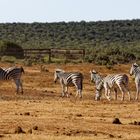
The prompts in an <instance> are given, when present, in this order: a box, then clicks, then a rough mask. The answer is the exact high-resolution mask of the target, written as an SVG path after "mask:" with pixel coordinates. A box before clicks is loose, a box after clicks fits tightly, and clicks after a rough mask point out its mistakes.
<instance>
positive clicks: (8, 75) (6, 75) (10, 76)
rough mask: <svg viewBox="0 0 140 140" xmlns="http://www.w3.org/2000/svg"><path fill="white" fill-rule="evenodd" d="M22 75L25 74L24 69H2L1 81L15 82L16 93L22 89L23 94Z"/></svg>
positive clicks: (0, 70)
mask: <svg viewBox="0 0 140 140" xmlns="http://www.w3.org/2000/svg"><path fill="white" fill-rule="evenodd" d="M22 73H24V69H23V68H22V67H20V68H18V67H10V68H7V69H3V68H0V81H8V80H14V82H15V84H16V93H18V92H19V88H21V93H23V87H22V81H21V75H22Z"/></svg>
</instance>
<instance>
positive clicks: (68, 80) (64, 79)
mask: <svg viewBox="0 0 140 140" xmlns="http://www.w3.org/2000/svg"><path fill="white" fill-rule="evenodd" d="M58 79H59V80H60V84H61V86H62V97H64V96H65V94H67V96H68V86H75V87H76V89H77V94H76V97H77V95H78V94H79V97H80V98H82V86H83V75H82V74H81V73H79V72H65V71H64V70H61V69H56V70H55V73H54V82H55V83H56V81H57V80H58Z"/></svg>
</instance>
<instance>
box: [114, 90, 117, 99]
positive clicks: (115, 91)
mask: <svg viewBox="0 0 140 140" xmlns="http://www.w3.org/2000/svg"><path fill="white" fill-rule="evenodd" d="M114 94H115V100H117V88H114Z"/></svg>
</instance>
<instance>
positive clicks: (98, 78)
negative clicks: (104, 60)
mask: <svg viewBox="0 0 140 140" xmlns="http://www.w3.org/2000/svg"><path fill="white" fill-rule="evenodd" d="M93 79H94V81H95V84H96V85H98V84H99V83H101V81H102V78H101V76H100V75H99V74H96V75H95V76H94V77H93Z"/></svg>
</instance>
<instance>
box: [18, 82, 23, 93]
mask: <svg viewBox="0 0 140 140" xmlns="http://www.w3.org/2000/svg"><path fill="white" fill-rule="evenodd" d="M19 83H20V88H21V93H22V94H23V85H22V81H21V80H19Z"/></svg>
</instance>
